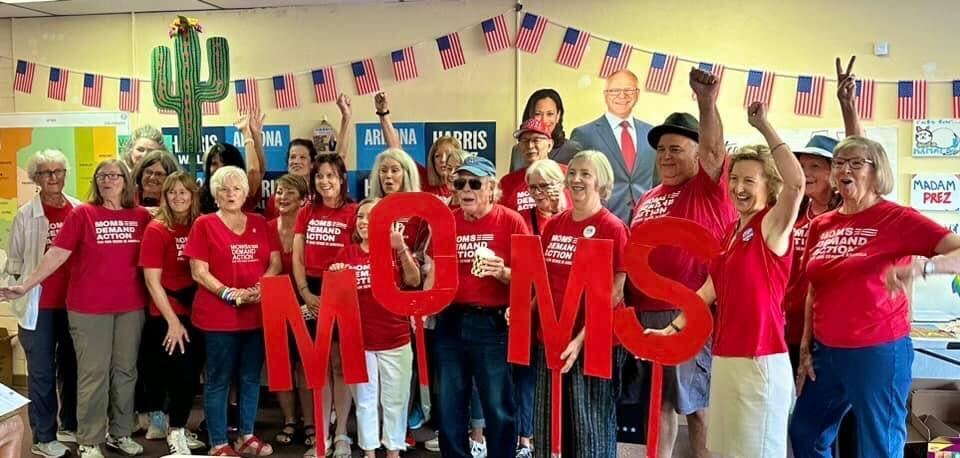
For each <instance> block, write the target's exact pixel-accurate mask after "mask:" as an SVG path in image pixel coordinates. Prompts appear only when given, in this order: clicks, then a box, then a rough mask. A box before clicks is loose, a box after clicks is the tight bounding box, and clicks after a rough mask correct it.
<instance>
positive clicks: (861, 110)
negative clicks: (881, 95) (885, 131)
mask: <svg viewBox="0 0 960 458" xmlns="http://www.w3.org/2000/svg"><path fill="white" fill-rule="evenodd" d="M875 87H876V84H875V83H874V81H873V80H857V81H856V92H855V95H854V97H855V98H856V107H857V117H859V118H860V119H867V120H869V119H873V102H874V94H875V92H874V89H875Z"/></svg>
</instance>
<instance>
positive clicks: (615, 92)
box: [603, 87, 640, 97]
mask: <svg viewBox="0 0 960 458" xmlns="http://www.w3.org/2000/svg"><path fill="white" fill-rule="evenodd" d="M638 92H640V89H637V88H635V87H634V88H625V89H605V90H604V91H603V93H604V94H606V95H609V96H611V97H620V96H621V95H625V96H627V97H632V96H634V95H637V93H638Z"/></svg>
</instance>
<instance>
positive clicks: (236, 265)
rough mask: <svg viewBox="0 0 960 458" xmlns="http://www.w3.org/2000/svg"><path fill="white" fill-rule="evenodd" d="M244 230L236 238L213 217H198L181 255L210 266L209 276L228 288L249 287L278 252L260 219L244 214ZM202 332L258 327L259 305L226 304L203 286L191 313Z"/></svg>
mask: <svg viewBox="0 0 960 458" xmlns="http://www.w3.org/2000/svg"><path fill="white" fill-rule="evenodd" d="M246 215H247V227H246V228H245V229H244V231H243V234H241V235H237V234H236V233H234V232H233V231H231V230H230V228H228V227H227V225H226V224H225V223H224V222H223V220H222V219H220V217H219V216H218V215H217V214H216V213H211V214H209V215H203V216H201V217H199V218H197V221H196V222H194V223H193V228H192V229H191V230H190V236H189V237H187V245H186V246H185V247H184V249H183V255H184V256H186V257H188V258H191V259H196V260H198V261H204V262H206V263H207V264H209V269H210V274H211V275H213V276H214V277H215V278H216V279H217V280H220V282H222V283H223V284H224V286H227V287H231V288H251V287H253V286H255V285H256V284H257V283H258V282H260V277H263V274H264V273H265V272H266V271H267V268H269V267H270V253H271V252H273V251H281V247H280V239H279V238H277V236H276V232H275V231H271V230H270V229H269V228H268V227H267V220H265V219H264V218H263V216H260V215H257V214H254V213H246ZM190 319H191V320H192V321H193V325H194V326H196V327H197V328H200V329H202V330H204V331H248V330H251V329H257V328H259V327H260V325H261V318H260V303H259V302H258V303H255V304H242V305H240V306H239V307H233V306H230V305H227V303H226V302H224V301H223V300H221V299H220V298H219V297H217V295H216V294H215V293H212V292H210V291H209V290H207V289H206V288H204V287H200V288H198V289H197V298H196V299H195V300H194V302H193V309H192V311H191V314H190Z"/></svg>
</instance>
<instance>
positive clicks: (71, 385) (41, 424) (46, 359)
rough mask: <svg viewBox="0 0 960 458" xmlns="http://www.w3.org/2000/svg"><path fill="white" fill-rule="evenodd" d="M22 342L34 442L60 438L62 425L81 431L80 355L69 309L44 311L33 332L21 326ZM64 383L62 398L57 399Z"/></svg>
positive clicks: (64, 427) (68, 428)
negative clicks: (79, 422) (68, 320)
mask: <svg viewBox="0 0 960 458" xmlns="http://www.w3.org/2000/svg"><path fill="white" fill-rule="evenodd" d="M20 344H21V345H23V351H24V353H25V354H26V356H27V373H28V374H29V375H28V376H27V384H28V386H29V387H30V407H29V412H30V429H31V430H32V431H33V442H34V443H45V442H50V441H54V440H56V439H57V410H58V408H59V412H60V428H62V429H63V430H65V431H76V430H77V354H76V352H74V350H73V339H71V338H70V327H69V325H68V322H67V311H66V310H40V312H39V314H38V316H37V326H36V329H35V330H33V331H28V330H26V329H23V328H20ZM57 385H60V400H59V405H58V400H57Z"/></svg>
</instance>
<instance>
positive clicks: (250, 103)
mask: <svg viewBox="0 0 960 458" xmlns="http://www.w3.org/2000/svg"><path fill="white" fill-rule="evenodd" d="M233 89H234V90H235V91H236V93H237V111H239V112H240V113H257V112H259V111H260V91H259V90H258V89H257V80H256V79H254V78H247V79H244V80H236V81H234V82H233Z"/></svg>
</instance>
